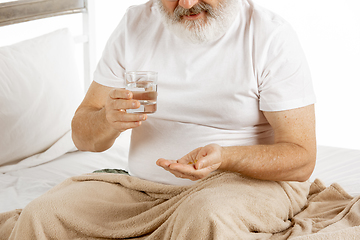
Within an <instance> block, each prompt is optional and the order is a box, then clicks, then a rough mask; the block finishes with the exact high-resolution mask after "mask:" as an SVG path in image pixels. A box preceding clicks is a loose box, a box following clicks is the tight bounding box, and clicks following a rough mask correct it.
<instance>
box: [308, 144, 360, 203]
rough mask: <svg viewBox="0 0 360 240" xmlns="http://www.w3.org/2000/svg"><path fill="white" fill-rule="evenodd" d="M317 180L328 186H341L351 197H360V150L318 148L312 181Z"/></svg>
mask: <svg viewBox="0 0 360 240" xmlns="http://www.w3.org/2000/svg"><path fill="white" fill-rule="evenodd" d="M316 178H318V179H320V180H321V181H322V182H323V183H324V184H325V185H326V186H330V185H331V184H332V183H338V184H340V186H341V187H342V188H343V189H344V190H345V191H346V192H347V193H349V194H350V195H351V196H358V195H360V150H356V149H345V148H336V147H327V146H318V150H317V162H316V166H315V170H314V172H313V174H312V175H311V177H310V181H313V180H315V179H316Z"/></svg>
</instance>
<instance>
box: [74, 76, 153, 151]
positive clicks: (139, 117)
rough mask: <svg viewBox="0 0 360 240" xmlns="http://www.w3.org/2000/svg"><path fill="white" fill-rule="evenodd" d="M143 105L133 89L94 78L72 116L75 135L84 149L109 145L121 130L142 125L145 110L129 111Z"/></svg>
mask: <svg viewBox="0 0 360 240" xmlns="http://www.w3.org/2000/svg"><path fill="white" fill-rule="evenodd" d="M139 107H140V103H139V101H137V100H135V99H133V93H132V92H131V91H128V90H125V89H123V88H116V89H114V88H110V87H106V86H103V85H101V84H98V83H96V82H93V83H92V84H91V85H90V87H89V90H88V92H87V93H86V95H85V98H84V100H83V102H82V103H81V104H80V106H79V108H78V109H77V111H76V113H75V116H74V118H73V120H72V138H73V141H74V143H75V146H76V147H77V148H78V149H79V150H82V151H92V152H102V151H105V150H107V149H109V148H110V147H111V146H112V145H113V144H114V142H115V139H116V138H117V137H118V136H119V135H120V133H121V132H123V131H125V130H127V129H130V128H135V127H138V126H140V125H141V122H142V121H145V120H146V119H147V115H146V114H131V113H127V112H126V110H127V109H136V108H139Z"/></svg>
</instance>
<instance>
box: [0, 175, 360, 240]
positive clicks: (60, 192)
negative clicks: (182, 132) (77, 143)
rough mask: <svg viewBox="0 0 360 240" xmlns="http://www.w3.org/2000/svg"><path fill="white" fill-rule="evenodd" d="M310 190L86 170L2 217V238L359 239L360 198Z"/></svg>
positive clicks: (337, 190)
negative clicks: (176, 182)
mask: <svg viewBox="0 0 360 240" xmlns="http://www.w3.org/2000/svg"><path fill="white" fill-rule="evenodd" d="M308 187H309V186H308V185H306V183H305V184H304V183H303V184H300V183H287V182H267V181H260V180H254V179H247V178H244V177H242V176H240V175H238V174H234V173H223V172H222V173H216V174H213V175H212V176H210V177H208V178H206V179H204V180H201V181H200V182H199V183H197V184H195V185H193V186H181V187H179V186H169V185H163V184H157V183H152V182H148V181H145V180H141V179H138V178H134V177H129V176H126V175H119V174H109V173H101V174H99V173H98V174H87V175H83V176H79V177H74V178H70V179H68V180H66V181H65V182H63V183H62V184H60V185H59V186H57V187H55V188H53V189H52V190H50V191H49V192H48V193H46V194H45V195H43V196H42V197H41V198H39V199H38V200H36V201H33V202H32V203H31V204H29V205H28V206H27V207H26V208H25V209H24V210H23V211H21V210H15V211H11V212H7V213H2V214H0V239H112V238H117V239H127V238H134V239H135V238H136V239H176V240H182V239H184V240H185V239H190V240H191V239H196V240H197V239H200V240H201V239H204V240H206V239H271V240H282V239H294V240H305V239H306V240H319V239H333V240H336V239H341V240H344V239H345V240H346V239H360V201H359V197H357V198H353V197H351V196H349V195H348V194H347V193H346V192H345V191H344V190H343V189H342V188H341V187H340V186H339V185H337V184H333V185H332V186H330V187H328V188H326V187H324V185H323V184H322V183H321V182H320V181H319V180H316V181H315V182H314V183H312V184H311V186H310V193H309V188H308ZM308 193H309V195H308ZM239 195H241V196H242V197H241V198H239ZM249 199H250V200H251V201H249ZM225 202H226V204H224V203H225ZM265 209H266V212H265V211H264V210H265ZM50 213H52V214H50ZM10 235H11V236H10Z"/></svg>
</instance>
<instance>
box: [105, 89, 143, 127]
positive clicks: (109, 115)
mask: <svg viewBox="0 0 360 240" xmlns="http://www.w3.org/2000/svg"><path fill="white" fill-rule="evenodd" d="M132 98H133V93H132V92H131V91H129V90H125V89H121V88H115V89H112V90H111V91H110V92H109V95H108V97H107V99H106V102H105V111H106V119H107V121H108V122H109V124H110V126H111V127H112V128H114V129H116V130H118V131H119V132H123V131H125V130H127V129H130V128H135V127H138V126H140V125H141V121H145V120H146V118H147V115H146V114H134V113H127V112H126V110H127V109H136V108H139V107H140V102H139V101H137V100H134V99H132Z"/></svg>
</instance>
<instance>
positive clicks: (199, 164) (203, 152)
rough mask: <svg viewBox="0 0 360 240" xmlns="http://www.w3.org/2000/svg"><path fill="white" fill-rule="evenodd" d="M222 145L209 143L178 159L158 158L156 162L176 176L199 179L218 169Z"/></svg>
mask: <svg viewBox="0 0 360 240" xmlns="http://www.w3.org/2000/svg"><path fill="white" fill-rule="evenodd" d="M221 151H222V147H220V146H219V145H217V144H210V145H207V146H205V147H200V148H197V149H195V150H193V151H191V152H190V153H188V154H187V155H185V156H184V157H182V158H180V159H179V160H166V159H163V158H160V159H159V160H157V162H156V164H157V165H158V166H160V167H163V168H164V169H165V170H167V171H169V172H171V173H172V174H174V175H175V176H176V177H178V178H187V179H190V180H193V181H195V180H199V179H202V178H205V177H206V176H208V175H209V174H210V173H212V172H213V171H215V170H217V169H219V167H220V165H221V163H222V156H221Z"/></svg>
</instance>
